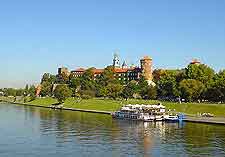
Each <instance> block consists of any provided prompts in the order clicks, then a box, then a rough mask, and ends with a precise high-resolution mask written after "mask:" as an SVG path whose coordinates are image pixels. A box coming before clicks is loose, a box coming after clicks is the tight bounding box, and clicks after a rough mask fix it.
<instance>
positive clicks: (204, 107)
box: [28, 98, 225, 117]
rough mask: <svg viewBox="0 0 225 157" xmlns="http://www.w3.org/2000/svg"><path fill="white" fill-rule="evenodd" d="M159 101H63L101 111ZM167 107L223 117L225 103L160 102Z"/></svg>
mask: <svg viewBox="0 0 225 157" xmlns="http://www.w3.org/2000/svg"><path fill="white" fill-rule="evenodd" d="M158 102H159V101H154V100H147V101H146V100H135V99H130V100H128V101H124V100H123V101H115V100H109V99H106V100H102V99H89V100H82V101H77V100H76V99H73V98H69V99H67V100H66V101H65V103H64V107H70V108H79V109H88V110H101V111H116V110H118V109H119V108H120V107H121V106H122V105H123V104H154V103H158ZM54 103H57V101H56V100H55V99H53V98H38V99H36V100H34V101H32V102H29V103H28V104H37V105H43V106H50V105H51V104H54ZM162 104H163V105H165V106H166V107H167V109H175V110H176V111H177V112H183V113H187V114H194V115H196V114H197V113H198V112H200V113H203V112H209V113H213V114H214V115H216V116H222V117H225V104H203V103H182V104H178V103H173V102H162Z"/></svg>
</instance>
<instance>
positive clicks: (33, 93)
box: [29, 85, 36, 101]
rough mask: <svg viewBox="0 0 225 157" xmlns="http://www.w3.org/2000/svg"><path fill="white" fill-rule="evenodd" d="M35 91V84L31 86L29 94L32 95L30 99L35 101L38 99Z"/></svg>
mask: <svg viewBox="0 0 225 157" xmlns="http://www.w3.org/2000/svg"><path fill="white" fill-rule="evenodd" d="M35 92H36V88H35V86H34V85H32V86H30V88H29V95H30V98H31V99H30V101H33V100H35V99H36V95H35Z"/></svg>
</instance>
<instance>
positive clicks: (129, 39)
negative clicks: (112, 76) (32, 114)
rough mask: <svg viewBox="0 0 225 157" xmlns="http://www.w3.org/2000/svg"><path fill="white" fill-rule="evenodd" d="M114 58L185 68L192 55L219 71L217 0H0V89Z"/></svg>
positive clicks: (220, 14)
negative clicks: (149, 60)
mask: <svg viewBox="0 0 225 157" xmlns="http://www.w3.org/2000/svg"><path fill="white" fill-rule="evenodd" d="M115 51H118V52H119V55H120V58H121V60H126V61H127V62H128V63H129V64H135V65H138V64H139V59H140V58H142V57H143V56H145V55H148V56H151V57H152V58H153V64H154V68H166V69H177V68H184V67H186V66H187V64H188V63H189V62H190V61H191V60H192V59H193V58H198V59H199V60H200V61H201V62H203V63H205V64H207V65H209V66H210V67H212V68H213V69H215V70H216V71H219V70H221V69H225V1H224V0H182V1H181V0H107V1H106V0H38V1H34V0H2V1H1V2H0V71H1V75H0V88H3V87H15V88H20V87H24V86H25V84H38V83H39V82H40V79H41V76H42V75H43V73H45V72H49V73H52V74H56V73H57V68H58V67H61V66H66V67H68V68H69V69H70V70H73V69H76V68H78V67H93V66H94V67H97V68H103V67H105V66H107V65H109V64H112V56H113V53H114V52H115Z"/></svg>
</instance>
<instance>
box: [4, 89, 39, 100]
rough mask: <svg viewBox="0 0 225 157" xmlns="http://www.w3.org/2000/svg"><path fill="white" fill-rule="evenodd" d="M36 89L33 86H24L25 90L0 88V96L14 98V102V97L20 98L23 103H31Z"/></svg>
mask: <svg viewBox="0 0 225 157" xmlns="http://www.w3.org/2000/svg"><path fill="white" fill-rule="evenodd" d="M35 92H36V87H35V86H34V85H30V86H29V85H26V86H25V88H18V89H16V88H2V89H0V96H5V97H9V96H11V97H14V101H16V97H21V99H23V101H24V102H27V101H33V100H34V99H35V98H36V95H35Z"/></svg>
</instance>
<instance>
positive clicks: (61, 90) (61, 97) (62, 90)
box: [54, 84, 72, 103]
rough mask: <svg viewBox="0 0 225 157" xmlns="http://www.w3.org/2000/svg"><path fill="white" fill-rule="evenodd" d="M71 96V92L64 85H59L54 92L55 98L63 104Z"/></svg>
mask: <svg viewBox="0 0 225 157" xmlns="http://www.w3.org/2000/svg"><path fill="white" fill-rule="evenodd" d="M71 94H72V93H71V90H70V89H69V88H68V86H67V85H64V84H60V85H57V86H56V88H55V90H54V96H55V97H56V99H57V100H58V102H59V103H63V102H64V101H65V100H66V99H67V98H68V97H70V96H71Z"/></svg>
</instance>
